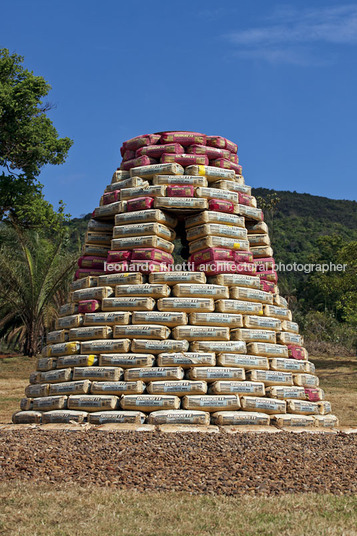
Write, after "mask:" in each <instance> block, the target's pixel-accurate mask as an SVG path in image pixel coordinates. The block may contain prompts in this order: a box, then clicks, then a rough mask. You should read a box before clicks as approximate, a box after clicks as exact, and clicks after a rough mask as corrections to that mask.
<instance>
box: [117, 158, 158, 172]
mask: <svg viewBox="0 0 357 536" xmlns="http://www.w3.org/2000/svg"><path fill="white" fill-rule="evenodd" d="M150 164H157V160H155V158H149V157H148V156H139V158H133V159H132V160H128V161H127V162H122V163H121V166H120V169H123V170H124V171H129V170H130V169H131V168H133V167H139V166H149V165H150Z"/></svg>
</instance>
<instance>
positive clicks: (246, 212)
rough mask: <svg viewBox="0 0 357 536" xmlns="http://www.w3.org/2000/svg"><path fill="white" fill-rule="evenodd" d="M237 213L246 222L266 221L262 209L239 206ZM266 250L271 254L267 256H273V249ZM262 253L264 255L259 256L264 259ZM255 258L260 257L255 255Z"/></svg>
mask: <svg viewBox="0 0 357 536" xmlns="http://www.w3.org/2000/svg"><path fill="white" fill-rule="evenodd" d="M236 211H237V214H240V215H241V216H244V217H245V219H246V220H254V221H263V219H264V215H263V211H262V210H261V209H260V208H255V207H248V206H246V205H237V206H236ZM264 249H265V250H266V251H270V252H271V254H268V255H267V256H271V255H273V250H272V249H271V248H264ZM257 253H259V252H257ZM261 253H262V255H259V256H263V257H264V255H263V251H262V252H261ZM254 256H258V255H254Z"/></svg>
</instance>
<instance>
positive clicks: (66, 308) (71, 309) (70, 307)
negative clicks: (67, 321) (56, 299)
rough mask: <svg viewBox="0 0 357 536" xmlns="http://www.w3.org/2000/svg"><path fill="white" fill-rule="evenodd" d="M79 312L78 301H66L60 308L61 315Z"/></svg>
mask: <svg viewBox="0 0 357 536" xmlns="http://www.w3.org/2000/svg"><path fill="white" fill-rule="evenodd" d="M76 313H78V303H65V304H64V305H61V307H60V309H59V316H60V317H62V316H69V315H74V314H76Z"/></svg>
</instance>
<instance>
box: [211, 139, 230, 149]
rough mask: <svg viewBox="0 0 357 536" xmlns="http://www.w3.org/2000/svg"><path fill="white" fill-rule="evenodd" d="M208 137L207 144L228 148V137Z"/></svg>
mask: <svg viewBox="0 0 357 536" xmlns="http://www.w3.org/2000/svg"><path fill="white" fill-rule="evenodd" d="M206 139H207V145H209V146H210V147H217V148H219V149H225V148H226V138H222V136H206Z"/></svg>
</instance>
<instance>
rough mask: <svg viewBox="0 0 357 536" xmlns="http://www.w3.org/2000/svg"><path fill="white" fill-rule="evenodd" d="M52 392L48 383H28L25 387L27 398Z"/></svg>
mask: <svg viewBox="0 0 357 536" xmlns="http://www.w3.org/2000/svg"><path fill="white" fill-rule="evenodd" d="M49 392H50V386H49V384H48V383H45V384H37V385H28V386H27V387H26V388H25V395H26V396H27V398H38V397H40V396H48V395H49Z"/></svg>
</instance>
